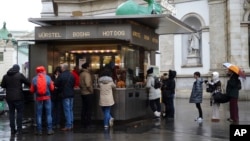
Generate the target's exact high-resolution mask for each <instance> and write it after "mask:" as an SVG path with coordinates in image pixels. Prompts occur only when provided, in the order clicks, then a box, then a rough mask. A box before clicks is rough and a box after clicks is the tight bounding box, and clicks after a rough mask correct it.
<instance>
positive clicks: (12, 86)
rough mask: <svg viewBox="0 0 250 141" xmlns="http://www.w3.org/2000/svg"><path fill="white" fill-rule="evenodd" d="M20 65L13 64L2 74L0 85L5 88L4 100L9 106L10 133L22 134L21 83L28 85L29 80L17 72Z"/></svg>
mask: <svg viewBox="0 0 250 141" xmlns="http://www.w3.org/2000/svg"><path fill="white" fill-rule="evenodd" d="M19 70H20V67H19V66H18V65H17V64H15V65H13V66H12V67H11V68H10V69H9V70H8V71H7V74H6V75H4V76H3V78H2V83H1V87H2V88H5V90H6V100H7V101H8V107H9V121H10V129H11V134H12V135H14V134H22V117H23V110H24V95H23V91H22V89H23V86H22V85H23V84H25V85H27V86H30V82H29V80H28V79H27V78H25V76H24V75H23V74H22V73H20V72H19Z"/></svg>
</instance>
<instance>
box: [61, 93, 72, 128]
mask: <svg viewBox="0 0 250 141" xmlns="http://www.w3.org/2000/svg"><path fill="white" fill-rule="evenodd" d="M62 104H63V112H64V116H65V120H66V123H65V128H73V121H74V115H73V98H64V99H63V100H62Z"/></svg>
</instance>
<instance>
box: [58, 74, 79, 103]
mask: <svg viewBox="0 0 250 141" xmlns="http://www.w3.org/2000/svg"><path fill="white" fill-rule="evenodd" d="M74 85H75V78H74V76H73V75H72V73H71V72H70V71H68V70H66V71H63V72H62V73H61V74H60V75H59V76H58V78H57V79H56V81H55V86H56V87H57V88H58V91H59V93H60V94H59V95H60V97H61V98H73V97H74Z"/></svg>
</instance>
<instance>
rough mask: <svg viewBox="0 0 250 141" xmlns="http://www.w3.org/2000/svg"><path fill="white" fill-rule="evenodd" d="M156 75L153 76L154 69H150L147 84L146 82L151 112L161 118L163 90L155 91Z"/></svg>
mask: <svg viewBox="0 0 250 141" xmlns="http://www.w3.org/2000/svg"><path fill="white" fill-rule="evenodd" d="M154 83H155V80H154V74H153V68H152V67H151V68H149V69H148V70H147V82H146V88H147V89H148V90H149V94H148V96H149V105H150V108H151V110H152V111H153V112H154V116H155V117H157V118H159V117H160V116H161V103H160V97H161V90H160V88H158V89H155V88H154Z"/></svg>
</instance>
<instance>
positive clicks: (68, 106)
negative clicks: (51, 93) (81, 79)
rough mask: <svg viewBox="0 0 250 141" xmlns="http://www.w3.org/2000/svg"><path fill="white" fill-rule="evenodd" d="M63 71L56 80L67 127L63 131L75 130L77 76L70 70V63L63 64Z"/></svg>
mask: <svg viewBox="0 0 250 141" xmlns="http://www.w3.org/2000/svg"><path fill="white" fill-rule="evenodd" d="M61 68H62V73H61V74H60V75H59V76H58V78H57V79H56V81H55V86H56V87H57V88H58V91H59V96H60V97H61V99H62V105H63V112H64V117H65V120H66V121H65V125H64V126H65V127H64V128H62V129H61V130H62V131H71V130H73V122H74V113H73V104H74V84H75V78H74V76H73V75H72V73H71V72H70V71H69V66H68V64H62V66H61Z"/></svg>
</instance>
